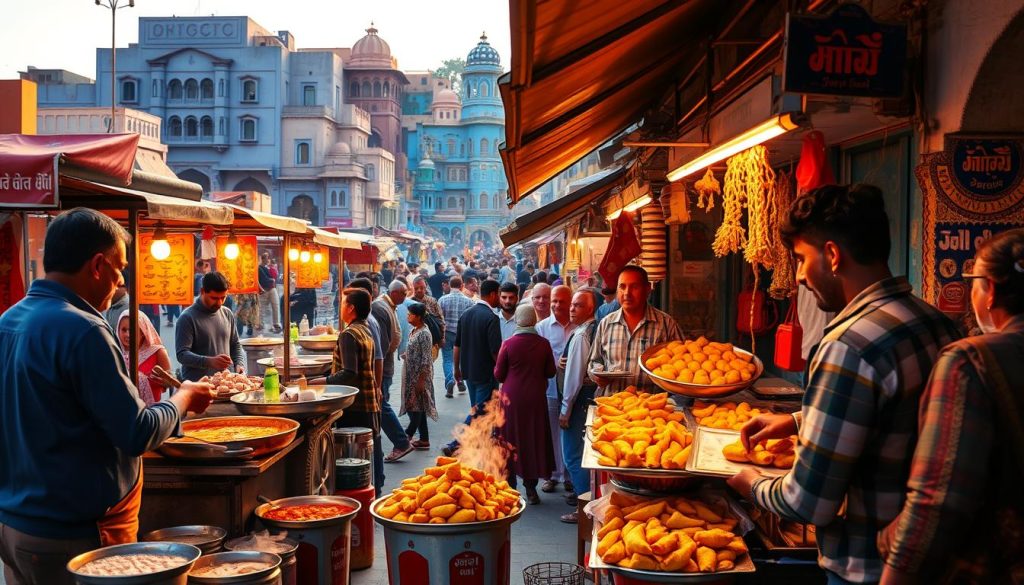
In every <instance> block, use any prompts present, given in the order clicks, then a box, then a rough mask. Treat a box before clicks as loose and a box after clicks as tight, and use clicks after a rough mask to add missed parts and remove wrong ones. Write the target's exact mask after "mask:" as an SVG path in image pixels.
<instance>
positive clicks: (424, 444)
mask: <svg viewBox="0 0 1024 585" xmlns="http://www.w3.org/2000/svg"><path fill="white" fill-rule="evenodd" d="M409 444H410V445H412V448H413V449H416V450H417V451H426V450H428V449H430V441H412V442H411V443H409Z"/></svg>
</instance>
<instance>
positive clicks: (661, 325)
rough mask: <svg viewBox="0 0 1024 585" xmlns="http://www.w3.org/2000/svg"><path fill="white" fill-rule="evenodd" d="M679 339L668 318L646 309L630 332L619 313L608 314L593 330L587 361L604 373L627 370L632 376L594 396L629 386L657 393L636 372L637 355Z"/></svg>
mask: <svg viewBox="0 0 1024 585" xmlns="http://www.w3.org/2000/svg"><path fill="white" fill-rule="evenodd" d="M682 338H683V332H682V331H680V329H679V325H678V324H676V322H675V321H674V320H673V319H672V317H670V316H669V315H668V313H664V312H662V311H659V310H658V309H655V308H654V307H652V306H650V305H647V313H646V314H644V318H643V319H642V320H641V321H640V323H638V324H637V326H636V328H635V329H634V330H633V331H632V332H630V331H629V327H628V326H627V325H626V316H625V315H624V314H623V313H622V309H619V310H617V311H612V312H611V313H609V314H608V316H607V317H605V318H604V319H602V320H601V323H600V324H598V326H597V332H596V333H595V334H594V346H593V347H592V348H591V350H590V361H591V363H593V364H598V365H601V366H604V371H606V372H621V371H623V370H629V371H630V372H632V373H633V375H632V376H631V377H630V378H627V379H625V380H613V381H612V382H611V383H610V384H608V386H606V387H605V388H599V389H598V394H599V395H600V396H607V395H609V394H613V393H615V392H619V391H620V390H623V389H625V388H626V387H627V386H630V385H635V386H636V387H637V388H638V389H640V390H649V391H654V392H661V390H660V389H659V388H657V387H656V386H655V385H654V384H653V383H652V382H651V381H650V380H649V379H648V378H647V376H645V375H644V373H643V372H642V371H641V370H640V354H642V353H643V352H644V351H646V350H647V348H648V347H651V346H653V345H657V344H659V343H664V342H666V341H673V340H676V339H682ZM598 369H600V368H598Z"/></svg>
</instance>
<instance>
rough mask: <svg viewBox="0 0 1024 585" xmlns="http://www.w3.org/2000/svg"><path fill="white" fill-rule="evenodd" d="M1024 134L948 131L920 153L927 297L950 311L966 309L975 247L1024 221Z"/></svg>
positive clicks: (919, 176) (959, 312)
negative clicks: (939, 146) (942, 144)
mask: <svg viewBox="0 0 1024 585" xmlns="http://www.w3.org/2000/svg"><path fill="white" fill-rule="evenodd" d="M1022 153H1024V136H991V135H989V136H975V135H963V134H959V135H958V134H951V135H947V136H946V148H945V150H943V151H941V152H934V153H929V154H925V155H922V156H921V161H922V162H921V164H920V165H918V167H917V169H916V171H915V175H916V177H917V181H918V184H919V185H920V187H921V191H922V192H923V194H924V200H923V203H924V205H923V208H924V229H925V238H924V247H923V256H924V263H923V264H924V266H923V268H924V273H923V275H922V276H923V285H924V286H923V289H924V296H925V298H926V299H928V300H930V301H932V302H934V303H935V304H936V306H938V307H939V309H941V310H942V311H945V312H947V313H951V314H954V315H955V314H961V313H966V312H968V311H969V310H970V289H969V288H968V287H967V285H966V284H965V283H964V281H963V278H962V276H961V275H962V274H963V273H965V272H968V273H969V272H971V271H972V269H973V264H974V256H975V254H976V253H977V251H978V247H979V246H980V245H981V244H982V243H984V242H985V241H986V240H988V239H989V238H991V237H992V236H994V235H995V234H998V233H999V232H1002V231H1005V230H1008V229H1012V228H1016V227H1021V226H1024V172H1022V170H1021V168H1022V163H1024V156H1022Z"/></svg>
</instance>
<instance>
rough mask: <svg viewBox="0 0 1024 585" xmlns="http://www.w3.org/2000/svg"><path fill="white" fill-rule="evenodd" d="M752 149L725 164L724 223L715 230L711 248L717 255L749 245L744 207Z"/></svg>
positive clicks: (736, 250) (720, 255) (745, 204)
mask: <svg viewBox="0 0 1024 585" xmlns="http://www.w3.org/2000/svg"><path fill="white" fill-rule="evenodd" d="M749 152H750V151H749V150H747V151H743V152H741V153H739V154H737V155H735V156H732V157H730V158H729V160H728V161H726V165H725V186H724V187H723V189H722V211H723V212H724V217H723V218H722V225H720V226H718V230H717V231H716V232H715V241H714V243H713V244H712V245H711V249H712V250H714V251H715V256H719V257H722V256H726V255H728V254H729V253H731V252H739V251H740V250H742V249H743V247H744V246H746V245H747V234H746V231H745V230H744V229H743V223H742V222H743V208H744V207H746V206H747V186H746V181H747V159H748V158H749V154H748V153H749Z"/></svg>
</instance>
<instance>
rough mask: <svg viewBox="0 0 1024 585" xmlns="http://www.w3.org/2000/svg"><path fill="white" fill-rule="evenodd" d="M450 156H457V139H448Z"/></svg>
mask: <svg viewBox="0 0 1024 585" xmlns="http://www.w3.org/2000/svg"><path fill="white" fill-rule="evenodd" d="M448 156H455V139H454V138H449V139H448Z"/></svg>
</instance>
